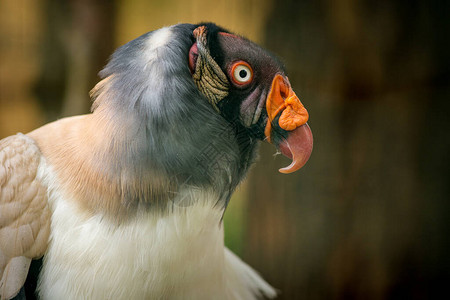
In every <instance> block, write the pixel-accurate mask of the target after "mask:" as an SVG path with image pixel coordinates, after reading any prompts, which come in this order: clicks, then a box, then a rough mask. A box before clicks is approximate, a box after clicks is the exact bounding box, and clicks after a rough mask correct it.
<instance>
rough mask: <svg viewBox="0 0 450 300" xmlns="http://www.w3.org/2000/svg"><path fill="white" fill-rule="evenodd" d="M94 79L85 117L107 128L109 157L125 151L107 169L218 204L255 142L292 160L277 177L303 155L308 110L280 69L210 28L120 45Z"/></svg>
mask: <svg viewBox="0 0 450 300" xmlns="http://www.w3.org/2000/svg"><path fill="white" fill-rule="evenodd" d="M100 76H101V77H102V79H103V80H102V81H100V82H99V84H97V86H96V87H95V88H94V89H93V91H92V97H93V100H94V105H93V113H94V115H97V116H98V119H99V120H102V122H106V123H107V124H108V126H107V128H105V129H102V130H104V132H105V134H108V132H109V135H110V141H111V142H110V148H111V151H121V150H120V149H119V148H123V149H122V153H125V154H123V155H121V156H120V157H121V158H120V161H118V162H115V164H113V165H120V164H127V165H128V166H132V168H133V171H132V172H134V173H135V172H137V173H139V170H141V169H147V170H148V169H152V170H155V171H156V173H157V174H159V175H160V176H162V177H164V178H169V179H170V181H172V182H174V181H176V182H177V184H178V185H180V184H183V183H184V184H189V185H193V186H201V187H202V186H209V187H212V189H213V190H215V191H216V192H218V193H219V194H220V195H221V197H223V198H224V199H225V200H226V201H227V200H228V199H229V197H230V196H231V193H232V191H233V190H234V188H235V187H236V186H237V184H238V183H239V182H240V180H241V179H242V178H243V177H244V175H245V174H246V172H247V171H248V168H249V166H250V165H251V164H252V162H254V160H255V157H256V150H257V145H258V142H259V141H267V142H270V143H272V144H273V145H274V146H275V147H276V148H277V149H278V150H279V151H280V152H281V153H282V154H284V155H285V156H287V157H289V158H291V159H292V163H291V164H290V165H289V166H288V167H285V168H282V169H280V172H282V173H291V172H294V171H296V170H298V169H300V168H301V167H302V166H303V165H304V164H305V163H306V161H307V160H308V158H309V156H310V154H311V151H312V145H313V139H312V133H311V130H310V128H309V126H308V124H307V121H308V112H307V111H306V109H305V108H304V106H303V104H302V103H301V102H300V100H299V98H298V97H297V96H296V94H295V93H294V91H293V89H292V87H291V84H290V82H289V80H288V77H287V76H286V71H285V69H284V66H283V65H282V63H281V62H280V61H279V60H278V59H277V58H276V57H275V56H274V55H273V54H271V53H270V52H268V51H267V50H265V49H263V48H261V47H260V46H258V45H256V44H255V43H253V42H251V41H249V40H248V39H246V38H244V37H241V36H238V35H235V34H233V33H230V32H228V31H227V30H225V29H223V28H221V27H218V26H216V25H215V24H212V23H202V24H196V25H193V24H178V25H174V26H171V27H166V28H162V29H159V30H156V31H153V32H149V33H147V34H145V35H143V36H141V37H139V38H137V39H135V40H133V41H131V42H129V43H127V44H125V45H124V46H122V47H120V48H119V49H118V50H117V51H116V52H115V53H114V54H113V56H112V57H111V59H110V61H109V63H108V64H107V66H106V67H105V68H104V69H103V71H101V72H100ZM118 169H120V168H119V167H118ZM120 170H123V169H120Z"/></svg>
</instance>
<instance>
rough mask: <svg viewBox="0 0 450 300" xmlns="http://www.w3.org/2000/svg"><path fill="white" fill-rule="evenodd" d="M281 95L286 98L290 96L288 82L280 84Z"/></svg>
mask: <svg viewBox="0 0 450 300" xmlns="http://www.w3.org/2000/svg"><path fill="white" fill-rule="evenodd" d="M280 96H281V97H282V98H283V99H286V98H287V97H288V96H289V89H288V87H287V85H286V84H284V83H283V84H280Z"/></svg>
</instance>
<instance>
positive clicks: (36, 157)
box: [0, 134, 51, 299]
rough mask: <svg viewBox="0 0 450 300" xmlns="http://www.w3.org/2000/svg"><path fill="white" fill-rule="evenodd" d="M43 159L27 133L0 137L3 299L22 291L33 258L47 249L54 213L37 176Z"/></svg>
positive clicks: (0, 295) (0, 284)
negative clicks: (51, 217) (0, 138)
mask: <svg viewBox="0 0 450 300" xmlns="http://www.w3.org/2000/svg"><path fill="white" fill-rule="evenodd" d="M42 160H43V157H42V155H41V152H40V150H39V148H38V146H37V145H36V143H35V142H34V140H33V139H31V138H30V137H28V136H26V135H23V134H17V135H14V136H10V137H7V138H5V139H3V140H0V278H1V281H0V299H9V298H12V297H14V296H15V295H16V294H17V293H18V292H19V291H20V289H21V287H22V286H23V284H24V282H25V279H26V277H27V274H28V269H29V267H30V263H31V259H33V258H38V257H41V256H42V255H44V252H45V250H46V249H47V243H48V237H49V234H50V216H51V213H50V208H49V206H48V203H47V187H46V186H45V185H44V184H43V183H42V182H41V181H40V180H39V179H38V178H37V175H38V167H39V164H40V163H41V161H42Z"/></svg>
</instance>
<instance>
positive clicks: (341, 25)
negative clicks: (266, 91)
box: [0, 0, 450, 299]
mask: <svg viewBox="0 0 450 300" xmlns="http://www.w3.org/2000/svg"><path fill="white" fill-rule="evenodd" d="M449 16H450V2H448V1H417V0H415V1H369V0H367V1H356V0H341V1H330V0H321V1H311V2H309V1H292V0H290V1H289V0H277V1H275V0H265V1H258V0H232V1H204V0H195V1H186V0H165V1H162V0H159V1H158V0H155V1H144V0H131V1H130V0H128V1H125V0H116V1H106V0H104V1H102V0H92V1H88V0H78V1H58V0H0V138H3V137H5V136H8V135H11V134H14V133H16V132H18V131H21V132H28V131H30V130H31V129H33V128H35V127H38V126H40V125H42V124H44V123H46V122H49V121H52V120H55V119H57V118H60V117H62V116H68V115H75V114H81V113H86V112H88V111H89V106H90V100H89V97H88V91H89V90H90V89H91V88H92V87H93V86H94V84H95V83H96V81H97V80H98V78H97V75H96V74H97V72H98V71H100V69H101V68H102V66H104V65H105V63H106V61H107V58H108V56H109V55H110V54H111V53H112V51H113V50H114V49H115V48H116V47H117V46H119V45H121V44H123V43H125V42H127V41H129V40H131V39H133V38H135V37H137V36H139V35H141V34H143V33H145V32H147V31H150V30H153V29H157V28H160V27H162V26H165V25H171V24H174V23H179V22H190V23H195V22H199V21H213V22H216V23H218V24H220V25H222V26H224V27H226V28H228V29H230V30H231V31H234V32H237V33H240V34H242V35H245V36H247V37H249V38H251V39H253V40H254V41H256V42H258V43H260V44H262V45H264V46H265V47H267V48H268V49H270V50H272V51H273V52H275V53H276V54H278V55H279V56H280V57H282V58H283V60H284V62H285V64H286V66H287V68H288V71H289V78H290V81H291V83H292V85H293V87H294V89H295V90H296V92H297V94H298V95H299V96H300V98H301V99H302V101H303V103H304V104H305V106H306V107H307V108H308V111H309V113H310V122H309V124H310V126H311V128H312V130H313V133H314V139H315V144H314V151H313V155H312V157H311V159H310V161H309V162H308V164H307V165H306V166H305V167H304V168H303V169H302V170H300V171H299V172H297V173H296V174H293V175H288V176H286V175H283V174H280V173H278V172H277V169H278V168H280V167H282V166H285V165H286V164H288V160H287V159H284V158H281V157H280V156H277V157H276V158H273V157H272V155H273V153H274V152H275V151H274V148H273V147H272V146H271V145H268V144H264V145H262V148H261V159H260V161H259V162H258V163H257V165H256V166H255V167H254V168H253V170H252V172H251V174H250V176H249V178H248V179H247V181H246V182H245V183H244V185H243V187H242V188H240V189H239V190H238V191H237V193H236V195H235V197H234V199H232V201H231V204H230V207H229V210H228V211H227V214H226V242H227V244H228V245H229V247H230V248H232V249H233V250H234V251H235V252H237V253H238V254H239V255H240V256H242V257H243V258H244V260H246V261H247V262H249V263H250V264H251V265H252V266H253V267H255V268H256V269H257V270H259V271H260V272H261V273H262V274H263V276H264V277H265V278H266V279H267V280H268V281H269V282H271V283H272V284H273V285H274V286H275V287H277V288H278V289H279V290H281V292H282V294H281V299H437V298H438V295H439V297H442V296H441V295H442V293H444V295H446V297H444V298H447V297H449V296H448V294H449V292H448V288H447V284H449V283H450V258H449V250H450V247H449V246H450V245H449V233H448V232H447V229H448V227H449V225H450V218H449V213H450V209H449V208H450V204H449V202H450V197H449V195H450V184H449V183H450V180H449V170H450V155H449V153H450V138H449V137H450V134H449V130H450V121H449V119H450V116H449V111H450V110H449V106H450V84H449V81H450V55H449V53H450V52H449V50H450V47H449V46H448V45H447V44H448V40H449V37H450V28H449V23H450V21H449V19H450V17H449Z"/></svg>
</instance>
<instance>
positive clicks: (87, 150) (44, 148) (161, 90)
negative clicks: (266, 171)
mask: <svg viewBox="0 0 450 300" xmlns="http://www.w3.org/2000/svg"><path fill="white" fill-rule="evenodd" d="M100 76H101V81H100V82H99V83H98V84H97V85H96V86H95V87H94V88H93V90H92V92H91V98H92V100H93V105H92V113H90V114H86V115H82V116H75V117H69V118H64V119H61V120H58V121H56V122H53V123H49V124H47V125H45V126H43V127H40V128H38V129H36V130H34V131H32V132H30V133H27V134H21V133H19V134H17V135H13V136H10V137H7V138H5V139H3V140H1V141H0V187H1V193H0V278H1V282H0V298H1V299H11V298H13V297H22V296H24V288H23V286H24V282H25V280H26V278H27V274H28V271H29V267H30V264H31V261H32V260H33V259H38V258H41V257H43V259H42V268H41V269H40V273H39V279H38V284H37V289H36V295H38V297H39V298H40V299H58V300H61V299H64V300H66V299H257V298H261V297H267V298H273V297H275V296H276V291H275V290H274V289H273V288H272V287H271V286H270V285H269V284H267V283H266V282H265V281H264V280H263V279H262V278H261V277H260V276H259V275H258V274H257V273H256V272H255V271H254V270H253V269H251V268H250V267H249V266H248V265H247V264H245V263H244V262H243V261H241V260H240V259H239V258H238V257H237V256H236V255H235V254H233V253H232V252H231V251H230V250H228V249H227V248H226V247H225V246H224V232H223V222H222V220H223V214H224V211H225V208H226V207H227V204H228V201H229V200H230V197H231V195H232V193H233V191H234V190H235V188H236V187H237V186H238V184H239V183H240V182H241V181H242V179H243V178H244V177H245V175H246V173H247V172H248V170H249V167H250V166H251V165H252V163H253V162H254V161H255V158H256V153H257V146H258V143H259V141H262V140H265V141H268V142H270V143H272V144H273V145H274V146H275V147H276V148H277V149H278V150H279V151H280V152H281V153H283V154H284V155H286V156H287V157H289V158H291V159H292V163H291V164H290V165H289V166H288V167H285V168H282V169H280V172H282V173H290V172H294V171H296V170H298V169H299V168H301V167H302V166H303V165H304V164H305V163H306V161H307V160H308V158H309V156H310V154H311V151H312V134H311V130H310V129H309V127H308V124H307V123H306V122H307V120H308V113H307V111H306V109H305V108H304V107H303V105H302V103H301V102H300V100H299V98H298V97H297V96H296V94H295V93H294V92H293V90H292V88H291V85H290V83H289V80H288V77H287V76H286V72H285V69H284V67H283V65H282V64H281V63H280V61H279V60H278V59H277V58H276V57H275V56H274V55H272V54H271V53H269V52H268V51H266V50H264V49H263V48H261V47H260V46H258V45H256V44H254V43H252V42H251V41H249V40H247V39H246V38H244V37H241V36H238V35H235V34H233V33H230V32H228V31H227V30H225V29H223V28H221V27H218V26H216V25H215V24H212V23H202V24H196V25H193V24H178V25H174V26H170V27H165V28H162V29H159V30H155V31H152V32H149V33H147V34H144V35H142V36H140V37H138V38H137V39H135V40H133V41H131V42H129V43H127V44H125V45H124V46H122V47H120V48H119V49H117V51H115V53H114V54H113V55H112V57H111V58H110V60H109V63H108V64H107V65H106V67H105V68H104V69H103V70H102V71H101V72H100Z"/></svg>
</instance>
